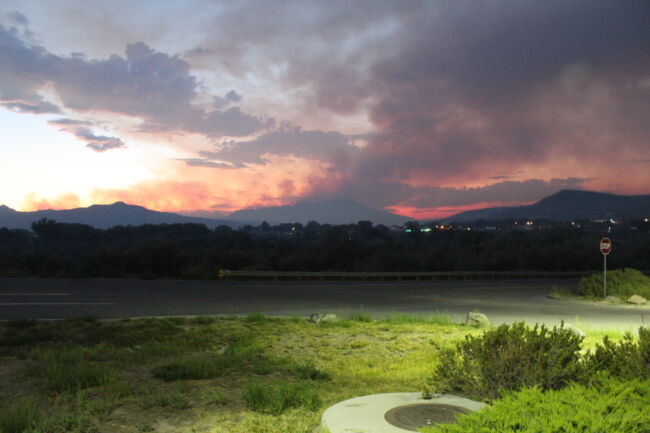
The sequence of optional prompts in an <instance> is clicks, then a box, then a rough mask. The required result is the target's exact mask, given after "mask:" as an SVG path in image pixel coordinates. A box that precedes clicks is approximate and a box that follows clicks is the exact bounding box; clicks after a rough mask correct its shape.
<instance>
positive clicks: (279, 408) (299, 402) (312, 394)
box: [244, 381, 321, 415]
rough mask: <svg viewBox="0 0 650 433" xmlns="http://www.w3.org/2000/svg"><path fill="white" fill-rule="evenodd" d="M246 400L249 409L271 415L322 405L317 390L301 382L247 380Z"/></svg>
mask: <svg viewBox="0 0 650 433" xmlns="http://www.w3.org/2000/svg"><path fill="white" fill-rule="evenodd" d="M244 402H245V403H246V407H248V408H249V409H252V410H254V411H256V412H262V413H268V414H271V415H280V414H282V413H284V412H286V411H287V410H288V409H291V408H298V407H302V408H305V409H307V410H316V409H318V408H319V407H320V405H321V401H320V398H318V394H317V393H316V391H315V390H314V389H312V388H311V387H310V386H309V385H307V384H305V383H300V382H279V383H275V384H265V383H262V382H257V381H250V382H247V383H246V384H245V385H244Z"/></svg>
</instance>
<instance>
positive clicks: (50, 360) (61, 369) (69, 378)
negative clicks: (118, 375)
mask: <svg viewBox="0 0 650 433" xmlns="http://www.w3.org/2000/svg"><path fill="white" fill-rule="evenodd" d="M42 363H43V365H42V366H40V367H38V370H37V371H38V374H39V375H41V376H42V377H43V379H44V386H45V389H47V390H48V391H50V392H54V393H65V392H74V391H77V390H80V389H85V388H90V387H93V386H100V385H105V384H107V383H109V382H110V381H111V379H112V378H113V375H114V373H113V371H112V369H111V368H110V367H108V366H106V365H105V364H99V363H96V362H92V361H88V359H87V357H86V356H85V354H84V352H83V351H82V350H80V349H77V350H70V351H49V352H46V353H44V355H43V361H42Z"/></svg>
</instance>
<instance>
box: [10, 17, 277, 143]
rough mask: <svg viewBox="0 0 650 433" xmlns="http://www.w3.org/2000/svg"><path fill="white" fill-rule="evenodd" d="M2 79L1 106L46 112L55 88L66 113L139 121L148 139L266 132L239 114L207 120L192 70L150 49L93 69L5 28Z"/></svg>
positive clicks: (134, 49) (211, 115)
mask: <svg viewBox="0 0 650 433" xmlns="http://www.w3.org/2000/svg"><path fill="white" fill-rule="evenodd" d="M0 76H1V77H2V80H1V83H0V102H3V103H14V101H16V100H17V101H20V103H22V104H31V105H32V106H35V107H38V106H39V104H41V105H43V104H47V103H46V102H44V101H43V98H42V96H41V95H40V94H39V91H40V90H41V89H42V88H43V87H45V86H46V85H48V84H49V85H51V86H52V88H53V90H54V91H55V92H56V93H57V95H58V96H59V98H60V99H61V101H62V102H63V105H64V107H65V108H69V109H74V110H78V111H92V110H95V111H109V112H114V113H119V114H126V115H130V116H134V117H139V118H141V119H142V120H143V122H144V123H143V129H145V130H148V131H168V130H174V129H178V130H185V131H191V132H198V133H203V134H206V135H212V136H224V135H229V136H244V135H248V134H251V133H253V132H255V131H257V130H259V129H261V128H262V127H263V126H264V125H263V124H262V122H261V121H260V120H259V119H258V118H256V117H254V116H252V115H249V114H246V113H244V112H242V111H241V110H240V109H239V108H238V107H231V108H229V109H227V110H225V111H220V110H213V111H208V112H206V111H202V110H199V109H197V108H195V107H194V106H193V105H192V102H193V100H194V99H195V98H196V97H197V94H198V93H197V92H198V89H199V83H198V82H197V80H196V78H195V77H194V76H192V75H191V73H190V69H189V65H188V63H187V62H185V61H184V60H182V59H180V58H179V57H177V56H170V55H168V54H165V53H161V52H157V51H155V50H153V49H151V48H149V47H148V46H147V45H146V44H144V43H136V44H129V45H127V47H126V51H125V55H124V56H118V55H112V56H110V57H109V58H107V59H104V60H91V61H89V60H86V59H85V58H84V57H81V56H78V55H76V56H72V57H61V56H56V55H54V54H52V53H49V52H48V51H46V50H45V49H44V48H42V47H40V46H37V45H33V44H30V43H28V42H25V41H24V40H22V39H21V37H20V34H19V33H17V32H16V31H12V30H11V29H10V30H7V29H5V28H4V27H2V26H0ZM231 96H232V95H231ZM230 100H231V101H234V100H233V99H232V98H231V99H230Z"/></svg>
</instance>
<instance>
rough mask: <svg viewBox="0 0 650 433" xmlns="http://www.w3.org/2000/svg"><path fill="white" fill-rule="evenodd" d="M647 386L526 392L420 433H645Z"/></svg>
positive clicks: (648, 424)
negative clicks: (454, 422) (452, 422)
mask: <svg viewBox="0 0 650 433" xmlns="http://www.w3.org/2000/svg"><path fill="white" fill-rule="evenodd" d="M649 401H650V381H644V382H642V381H626V382H623V381H619V380H615V379H611V378H609V379H602V380H601V381H600V383H598V384H595V386H592V387H587V386H584V385H579V384H571V385H570V386H568V387H566V388H564V389H561V390H557V391H547V392H543V391H542V390H541V389H540V388H537V387H535V388H527V389H524V390H522V391H520V392H511V393H506V395H505V396H504V398H503V399H502V400H497V401H495V402H494V403H493V405H492V406H487V407H485V408H484V409H481V410H480V411H478V412H475V413H472V414H468V415H461V416H459V417H458V418H457V423H456V424H444V425H443V424H440V425H437V426H434V427H426V428H423V429H422V432H424V433H465V432H480V433H556V432H562V433H610V432H611V433H647V432H648V431H650V411H648V402H649Z"/></svg>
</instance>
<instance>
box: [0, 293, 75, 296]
mask: <svg viewBox="0 0 650 433" xmlns="http://www.w3.org/2000/svg"><path fill="white" fill-rule="evenodd" d="M0 296H70V293H0Z"/></svg>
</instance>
